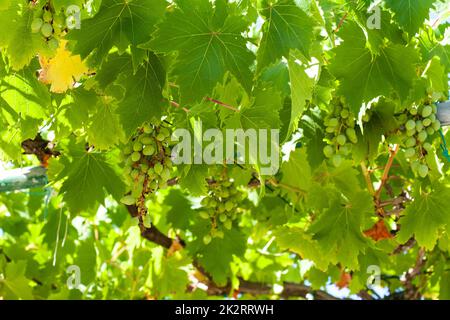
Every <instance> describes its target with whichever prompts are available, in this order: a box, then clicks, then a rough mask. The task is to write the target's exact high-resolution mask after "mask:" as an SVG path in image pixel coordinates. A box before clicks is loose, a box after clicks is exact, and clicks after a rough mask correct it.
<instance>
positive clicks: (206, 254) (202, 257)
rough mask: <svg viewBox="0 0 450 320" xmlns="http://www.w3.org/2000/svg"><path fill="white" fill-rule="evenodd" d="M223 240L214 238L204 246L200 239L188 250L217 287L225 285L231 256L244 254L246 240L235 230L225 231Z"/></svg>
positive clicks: (241, 233)
mask: <svg viewBox="0 0 450 320" xmlns="http://www.w3.org/2000/svg"><path fill="white" fill-rule="evenodd" d="M224 233H225V236H224V238H223V239H220V238H215V239H213V240H212V241H211V243H210V244H208V245H207V246H205V245H204V244H203V242H202V240H201V238H200V234H198V233H196V234H197V235H199V239H198V240H197V241H195V243H193V244H192V248H191V249H189V250H195V252H196V253H197V254H198V255H199V257H198V261H199V262H200V264H201V265H202V266H203V267H204V268H205V270H206V272H208V273H209V274H210V275H211V276H212V277H213V279H214V281H215V282H216V283H217V284H219V285H225V284H226V283H227V280H228V277H229V276H230V273H231V270H230V263H231V262H232V260H233V255H236V256H241V255H243V254H244V252H245V247H246V241H247V238H246V236H245V234H244V233H243V232H240V231H239V230H236V229H231V230H230V231H227V230H225V232H224Z"/></svg>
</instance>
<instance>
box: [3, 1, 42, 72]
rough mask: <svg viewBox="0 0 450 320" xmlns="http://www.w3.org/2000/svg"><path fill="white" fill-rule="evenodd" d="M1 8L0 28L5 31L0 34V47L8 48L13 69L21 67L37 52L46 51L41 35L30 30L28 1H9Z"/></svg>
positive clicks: (30, 16)
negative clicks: (7, 4)
mask: <svg viewBox="0 0 450 320" xmlns="http://www.w3.org/2000/svg"><path fill="white" fill-rule="evenodd" d="M2 9H3V10H2ZM2 9H1V8H0V29H1V30H3V31H6V32H2V33H1V35H0V47H5V48H7V49H8V51H7V53H8V57H9V59H10V64H11V66H12V67H13V68H14V69H16V70H20V69H22V68H23V67H24V66H26V65H27V64H28V63H30V61H31V59H32V58H33V57H34V56H35V55H36V53H38V52H42V53H48V48H47V50H45V49H46V48H45V45H44V44H45V42H44V41H43V40H42V39H43V38H42V35H41V34H40V33H32V32H31V22H32V21H33V10H32V9H31V8H30V7H29V6H28V1H26V0H19V1H10V2H9V6H5V7H4V8H2Z"/></svg>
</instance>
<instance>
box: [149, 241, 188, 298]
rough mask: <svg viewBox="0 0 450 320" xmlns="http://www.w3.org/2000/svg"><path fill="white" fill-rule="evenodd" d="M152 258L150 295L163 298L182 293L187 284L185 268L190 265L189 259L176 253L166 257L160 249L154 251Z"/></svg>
mask: <svg viewBox="0 0 450 320" xmlns="http://www.w3.org/2000/svg"><path fill="white" fill-rule="evenodd" d="M152 258H153V259H152V260H153V265H152V266H151V267H150V270H151V273H152V279H151V280H150V281H151V283H150V286H151V287H152V289H153V292H152V293H154V294H156V295H157V296H159V297H165V296H167V295H170V294H174V293H182V292H184V290H186V288H187V286H188V284H189V278H188V273H187V272H186V268H187V267H188V266H189V264H190V263H191V261H190V259H189V258H188V257H186V256H185V255H182V254H180V253H178V252H177V253H176V254H175V255H172V256H167V257H166V255H165V254H164V251H163V250H162V248H156V249H154V250H153V256H152Z"/></svg>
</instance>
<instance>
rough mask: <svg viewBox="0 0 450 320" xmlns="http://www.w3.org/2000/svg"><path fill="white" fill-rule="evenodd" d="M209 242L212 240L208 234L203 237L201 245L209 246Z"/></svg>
mask: <svg viewBox="0 0 450 320" xmlns="http://www.w3.org/2000/svg"><path fill="white" fill-rule="evenodd" d="M211 241H212V238H211V236H210V235H209V234H207V235H206V236H204V237H203V243H204V244H205V245H208V244H210V243H211Z"/></svg>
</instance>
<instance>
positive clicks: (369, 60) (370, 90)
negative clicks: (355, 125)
mask: <svg viewBox="0 0 450 320" xmlns="http://www.w3.org/2000/svg"><path fill="white" fill-rule="evenodd" d="M340 35H341V37H342V39H343V40H344V43H343V44H341V45H340V46H338V47H337V48H336V49H335V50H334V52H335V54H336V56H335V58H334V59H333V61H332V63H331V64H330V71H331V73H332V74H333V75H334V76H335V77H336V78H337V79H338V80H340V87H339V92H340V93H341V94H343V95H344V96H345V97H346V98H347V101H348V103H349V104H350V107H351V109H352V111H353V112H354V113H355V114H358V113H359V110H360V108H361V105H362V103H363V102H369V101H370V100H371V99H373V98H376V97H378V96H381V95H384V96H390V94H391V92H392V91H395V92H396V93H397V95H398V96H399V97H400V98H401V99H403V100H404V99H406V98H407V97H408V94H409V91H410V89H411V88H412V86H413V80H414V79H416V78H417V75H416V70H415V64H416V62H417V60H418V55H417V52H416V51H415V49H414V48H412V47H404V46H402V45H398V44H390V45H388V46H387V47H385V48H383V49H380V54H379V55H372V53H371V51H370V50H369V49H368V48H367V47H366V37H365V35H364V33H363V31H362V29H361V28H360V27H359V26H358V25H356V24H355V23H347V24H346V26H345V27H344V28H343V29H342V31H341V33H340Z"/></svg>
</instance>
